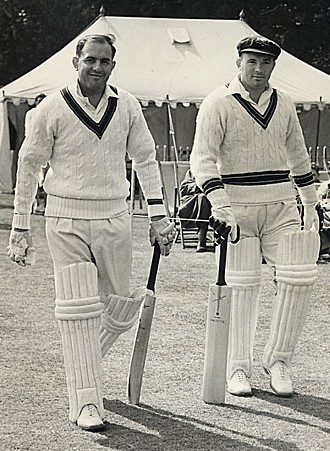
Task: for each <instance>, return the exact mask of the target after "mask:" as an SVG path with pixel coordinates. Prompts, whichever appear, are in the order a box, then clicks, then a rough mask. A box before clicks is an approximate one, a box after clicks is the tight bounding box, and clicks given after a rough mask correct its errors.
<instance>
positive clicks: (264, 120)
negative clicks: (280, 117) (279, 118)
mask: <svg viewBox="0 0 330 451" xmlns="http://www.w3.org/2000/svg"><path fill="white" fill-rule="evenodd" d="M232 95H233V97H235V99H236V100H237V101H238V102H239V103H240V104H241V105H242V107H243V108H244V109H245V110H246V111H247V112H248V113H249V115H250V116H251V117H252V119H254V120H255V121H256V122H257V123H258V124H259V125H261V127H262V128H263V129H264V130H266V128H267V127H268V124H269V123H270V121H271V120H272V117H273V116H274V113H275V110H276V106H277V92H276V89H273V92H272V95H271V96H270V100H269V104H268V107H267V109H266V111H265V112H264V114H261V113H260V112H259V111H258V110H256V108H254V106H253V105H252V104H251V103H250V102H248V101H247V100H245V99H243V97H242V96H241V94H238V93H235V94H232Z"/></svg>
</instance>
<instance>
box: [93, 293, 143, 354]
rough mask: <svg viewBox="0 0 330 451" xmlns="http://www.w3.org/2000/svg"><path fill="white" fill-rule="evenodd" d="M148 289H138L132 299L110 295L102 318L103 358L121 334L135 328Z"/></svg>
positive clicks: (101, 340)
mask: <svg viewBox="0 0 330 451" xmlns="http://www.w3.org/2000/svg"><path fill="white" fill-rule="evenodd" d="M145 294H146V288H140V289H137V290H136V291H135V292H133V293H132V295H131V297H129V298H128V297H124V296H118V295H116V294H110V295H109V296H108V299H107V305H106V308H105V311H104V313H103V315H102V318H101V329H100V342H101V354H102V357H104V356H105V355H106V353H107V352H108V351H109V349H110V348H111V346H112V345H113V344H114V343H115V341H116V340H117V338H118V337H119V335H120V334H122V333H124V332H127V331H128V330H129V329H130V328H131V327H133V325H134V323H135V321H136V320H137V317H138V311H139V309H140V306H141V304H142V302H143V300H144V296H145Z"/></svg>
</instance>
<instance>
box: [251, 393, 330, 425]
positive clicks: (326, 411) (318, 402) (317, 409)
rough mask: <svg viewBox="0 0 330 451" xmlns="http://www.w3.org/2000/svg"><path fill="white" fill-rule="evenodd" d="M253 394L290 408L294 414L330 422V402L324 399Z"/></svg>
mask: <svg viewBox="0 0 330 451" xmlns="http://www.w3.org/2000/svg"><path fill="white" fill-rule="evenodd" d="M253 394H254V396H255V397H257V398H259V399H262V400H264V401H267V402H271V403H274V404H279V405H280V406H285V407H290V409H292V410H295V411H296V412H300V413H303V414H305V415H311V416H313V417H316V418H319V419H320V420H324V421H329V420H330V401H329V400H328V399H326V398H319V397H317V396H311V395H302V394H299V393H294V395H293V396H292V398H281V397H279V396H276V395H275V394H274V393H272V392H269V391H266V390H254V391H253ZM326 432H330V429H326Z"/></svg>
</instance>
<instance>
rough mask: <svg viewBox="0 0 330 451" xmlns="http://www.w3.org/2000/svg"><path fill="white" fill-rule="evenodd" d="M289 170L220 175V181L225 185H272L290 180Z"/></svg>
mask: <svg viewBox="0 0 330 451" xmlns="http://www.w3.org/2000/svg"><path fill="white" fill-rule="evenodd" d="M289 173H290V171H263V172H246V173H241V174H226V175H221V180H222V183H224V184H227V185H247V186H250V185H272V184H274V183H287V182H290V178H289Z"/></svg>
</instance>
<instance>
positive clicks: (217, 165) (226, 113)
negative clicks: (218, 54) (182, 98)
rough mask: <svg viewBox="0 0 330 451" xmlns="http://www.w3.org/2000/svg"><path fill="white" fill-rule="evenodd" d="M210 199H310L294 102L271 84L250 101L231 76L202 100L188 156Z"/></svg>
mask: <svg viewBox="0 0 330 451" xmlns="http://www.w3.org/2000/svg"><path fill="white" fill-rule="evenodd" d="M190 162H191V168H192V172H193V174H194V176H195V178H196V182H197V184H198V185H199V186H200V187H202V188H203V190H204V192H205V191H206V194H207V195H208V197H209V199H210V200H211V202H212V204H213V205H216V206H223V205H230V204H264V203H273V202H279V201H286V200H294V199H295V195H296V191H295V189H294V187H293V184H292V181H291V180H290V178H289V174H290V176H292V178H293V180H294V181H295V182H296V185H297V186H298V190H299V191H300V194H301V197H302V199H303V201H304V203H305V204H307V203H313V202H316V194H315V187H314V185H313V178H312V174H311V166H310V161H309V156H308V153H307V149H306V146H305V142H304V137H303V133H302V130H301V127H300V124H299V120H298V117H297V113H296V111H295V106H294V103H293V102H292V100H291V98H290V97H289V96H288V95H286V94H285V93H283V92H281V91H279V90H274V89H273V88H272V87H271V86H269V87H268V89H266V91H265V92H264V93H263V94H262V95H261V97H260V99H259V102H258V103H255V102H253V101H252V100H251V99H250V97H249V94H248V92H247V91H245V89H244V87H243V85H242V84H241V83H240V81H239V80H238V78H237V77H236V78H235V79H234V80H233V81H232V82H231V83H230V84H228V85H226V86H224V87H221V88H218V89H216V90H215V91H213V92H212V93H211V94H209V95H208V96H207V98H206V99H205V100H204V101H203V103H202V105H201V108H200V110H199V113H198V115H197V125H196V134H195V139H194V144H193V150H192V154H191V157H190Z"/></svg>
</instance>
